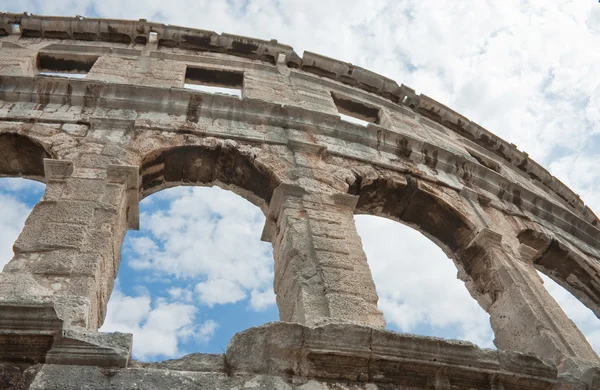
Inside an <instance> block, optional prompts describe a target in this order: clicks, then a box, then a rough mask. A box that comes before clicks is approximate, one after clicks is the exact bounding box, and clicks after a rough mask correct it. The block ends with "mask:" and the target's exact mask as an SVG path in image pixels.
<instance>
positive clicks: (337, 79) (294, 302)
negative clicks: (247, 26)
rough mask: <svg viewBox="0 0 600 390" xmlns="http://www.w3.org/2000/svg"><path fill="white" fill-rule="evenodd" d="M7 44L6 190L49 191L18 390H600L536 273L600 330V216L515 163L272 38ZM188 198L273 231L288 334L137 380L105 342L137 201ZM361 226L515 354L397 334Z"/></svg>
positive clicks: (9, 36) (15, 381)
mask: <svg viewBox="0 0 600 390" xmlns="http://www.w3.org/2000/svg"><path fill="white" fill-rule="evenodd" d="M0 36H1V38H0V45H1V46H0V152H1V154H2V156H3V158H2V159H1V160H0V176H10V177H14V176H20V177H26V178H30V179H34V180H39V181H42V182H44V183H46V192H45V195H44V197H43V199H42V200H41V201H40V202H39V203H38V204H37V205H36V206H35V208H34V209H33V211H32V213H31V215H30V216H29V218H28V219H27V221H26V224H25V227H24V229H23V231H22V233H21V235H20V236H19V238H18V240H17V242H16V243H15V245H14V252H15V255H14V258H13V259H12V260H11V261H10V262H9V263H8V264H7V265H6V266H5V268H4V270H3V272H2V273H0V359H1V360H2V361H3V362H4V363H3V365H2V372H1V375H0V383H1V382H2V381H3V382H4V383H6V384H4V386H5V387H6V388H31V389H80V388H90V389H92V388H98V389H100V388H102V389H105V388H112V389H164V388H178V389H187V388H190V389H191V388H206V389H215V388H228V389H229V388H231V389H242V388H259V389H303V390H310V389H344V388H346V389H369V390H374V389H398V388H401V389H570V388H572V389H598V388H600V360H599V358H598V356H597V355H596V354H595V353H594V351H593V350H592V348H591V347H590V345H589V344H588V342H587V341H586V339H585V337H584V336H583V335H582V334H581V332H580V331H579V330H578V329H577V328H576V327H575V325H574V324H573V323H572V322H571V321H570V320H569V318H568V317H567V316H566V315H565V314H564V313H563V311H562V310H561V308H560V307H559V306H558V305H557V304H556V302H555V301H554V300H553V299H552V297H550V295H548V293H547V292H546V290H545V289H544V287H543V285H542V281H541V279H540V278H539V276H538V275H537V272H536V269H538V270H541V271H542V272H544V273H546V274H547V275H549V276H550V277H552V278H553V279H554V280H556V281H557V282H558V283H559V284H561V285H562V286H563V287H565V288H566V289H567V290H569V291H570V292H571V293H572V294H573V295H575V296H576V297H577V298H579V299H580V300H581V302H583V303H584V304H585V305H586V306H587V307H589V308H590V309H591V310H592V311H594V313H596V315H597V316H600V226H599V223H598V218H597V217H596V216H595V215H594V213H593V212H592V211H591V210H590V209H589V208H587V207H586V206H585V205H584V203H583V202H582V200H581V199H579V197H578V196H577V195H576V194H574V193H573V192H572V191H571V190H570V189H569V188H567V187H566V186H565V185H563V184H562V183H561V182H560V181H559V180H558V179H556V178H555V177H553V176H552V175H550V174H549V173H548V172H547V171H546V170H545V169H544V168H542V167H541V166H539V165H538V164H537V163H535V162H534V161H533V160H531V159H530V158H529V157H528V156H527V154H526V153H524V152H521V151H519V150H518V149H517V147H516V146H515V145H512V144H509V143H508V142H506V141H504V140H502V139H500V138H499V137H497V136H495V135H494V134H492V133H491V132H489V131H488V130H486V129H484V128H482V127H481V126H479V125H477V124H476V123H474V122H471V121H469V120H468V119H467V118H465V117H463V116H461V115H460V114H458V113H456V112H454V111H452V110H451V109H450V108H448V107H445V106H443V105H442V104H440V103H438V102H436V101H435V100H433V99H431V98H429V97H427V96H424V95H418V94H416V93H415V92H414V90H412V89H411V88H409V87H406V86H404V85H398V84H397V83H396V82H394V81H392V80H390V79H388V78H385V77H383V76H380V75H378V74H375V73H372V72H370V71H368V70H366V69H362V68H360V67H356V66H353V65H351V64H347V63H343V62H340V61H336V60H333V59H330V58H327V57H324V56H321V55H318V54H314V53H308V52H305V53H304V55H303V56H302V58H300V57H299V56H298V55H297V54H296V53H295V52H294V51H293V49H292V48H291V47H289V46H286V45H283V44H280V43H278V42H277V41H274V40H273V41H262V40H257V39H252V38H246V37H240V36H234V35H228V34H216V33H214V32H211V31H203V30H194V29H189V28H183V27H175V26H166V25H161V24H156V23H149V22H147V21H145V20H139V21H122V20H104V19H85V18H80V17H77V18H58V17H39V16H32V15H17V14H1V15H0ZM40 72H67V73H83V74H85V78H82V79H74V78H64V77H55V76H47V75H43V74H40ZM186 83H188V84H203V85H212V86H221V87H233V88H239V89H241V91H242V98H241V99H240V98H238V97H236V96H229V95H222V94H208V93H204V92H199V91H196V90H191V89H187V88H184V86H185V84H186ZM340 113H343V114H347V115H351V116H354V117H356V118H359V119H363V120H366V121H368V122H370V123H369V124H368V125H367V126H361V125H358V124H354V123H350V122H346V121H344V120H341V119H340V116H339V114H340ZM179 185H201V186H212V185H217V186H220V187H222V188H226V189H229V190H231V191H234V192H235V193H237V194H239V195H241V196H243V197H244V198H246V199H248V200H249V201H251V202H252V203H254V204H256V205H257V206H259V207H260V208H261V209H262V210H263V212H264V213H265V215H266V217H267V222H266V225H265V228H264V232H263V237H262V238H263V240H265V241H269V242H271V243H272V244H273V248H274V261H275V280H274V289H275V292H276V294H277V304H278V307H279V312H280V318H281V321H282V322H280V323H272V324H268V325H265V326H263V327H258V328H252V329H249V330H247V331H245V332H242V333H239V334H238V335H236V336H235V337H234V338H233V339H232V341H231V343H230V345H229V346H228V349H227V353H226V354H224V355H190V356H188V357H185V358H183V359H181V360H178V361H168V362H162V363H154V364H149V363H148V364H146V363H138V362H135V361H132V360H131V336H130V335H126V334H117V333H114V334H104V333H99V332H98V328H99V327H100V326H101V325H102V322H103V320H104V316H105V314H106V305H107V302H108V299H109V297H110V294H111V291H112V288H113V283H114V279H115V278H116V275H117V272H118V268H119V262H120V249H121V244H122V242H123V238H124V235H125V232H126V230H127V229H137V228H138V224H139V222H138V202H139V200H140V199H142V198H143V197H145V196H147V195H149V194H152V193H154V192H156V191H159V190H161V189H163V188H168V187H173V186H179ZM357 213H369V214H373V215H378V216H383V217H386V218H391V219H393V220H396V221H399V222H402V223H404V224H407V225H409V226H411V227H413V228H415V229H417V230H419V231H420V232H422V233H423V234H425V235H426V236H427V237H429V238H430V239H431V240H432V241H434V242H435V243H436V244H438V245H439V246H440V247H441V248H442V249H443V250H444V252H445V253H446V254H447V255H448V257H449V258H451V259H452V260H453V261H454V262H455V264H456V266H457V267H458V269H459V277H460V278H461V279H462V280H463V281H464V282H465V286H466V287H467V289H468V290H469V292H470V293H471V295H472V296H473V297H474V298H475V299H476V300H477V301H478V302H479V304H480V305H481V307H482V308H483V309H485V310H486V311H487V312H488V313H489V314H490V317H491V323H492V328H493V330H494V332H495V336H496V339H495V344H496V346H497V348H498V350H497V351H490V350H481V349H479V348H477V347H475V346H473V345H472V344H470V343H466V342H456V341H447V340H441V339H434V338H427V337H417V336H411V335H405V334H399V333H395V332H390V331H386V330H384V329H383V328H384V327H385V322H384V319H383V316H382V314H381V312H380V311H379V309H378V308H377V300H378V298H377V294H376V291H375V286H374V284H373V281H372V278H371V273H370V270H369V267H368V265H367V261H366V257H365V254H364V253H363V250H362V245H361V242H360V238H359V237H358V235H357V233H356V228H355V226H354V220H353V215H354V214H357Z"/></svg>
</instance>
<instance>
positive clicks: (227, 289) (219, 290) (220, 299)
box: [195, 279, 246, 307]
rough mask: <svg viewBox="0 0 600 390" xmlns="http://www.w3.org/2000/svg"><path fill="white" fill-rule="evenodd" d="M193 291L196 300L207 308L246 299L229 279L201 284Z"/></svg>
mask: <svg viewBox="0 0 600 390" xmlns="http://www.w3.org/2000/svg"><path fill="white" fill-rule="evenodd" d="M195 290H196V292H197V293H198V300H200V302H202V303H203V304H205V305H207V306H209V307H213V306H214V305H215V304H219V305H222V304H224V303H235V302H238V301H241V300H242V299H245V298H246V293H245V292H244V290H242V289H241V287H240V286H239V285H238V284H237V283H236V282H234V281H233V280H230V279H212V280H209V281H206V282H201V283H198V284H197V285H196V288H195Z"/></svg>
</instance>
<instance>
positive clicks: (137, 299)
mask: <svg viewBox="0 0 600 390" xmlns="http://www.w3.org/2000/svg"><path fill="white" fill-rule="evenodd" d="M264 222H265V218H264V215H263V213H262V212H261V211H260V209H258V208H257V207H256V206H253V205H252V204H251V203H249V202H247V201H246V200H244V199H242V198H241V197H240V196H237V195H235V194H233V193H232V192H230V191H226V190H222V189H220V188H217V187H210V188H200V187H191V188H190V187H176V188H170V189H167V190H163V191H160V192H158V193H155V194H154V195H152V196H149V197H147V198H146V199H145V200H144V201H142V202H141V204H140V225H141V229H140V231H130V232H129V233H128V234H127V236H126V238H125V243H124V245H123V250H122V260H121V267H120V270H119V274H118V278H117V284H116V287H115V290H114V291H113V294H112V296H111V299H110V301H109V304H108V312H107V316H106V320H105V322H104V325H103V327H102V328H101V331H121V332H127V333H132V334H133V356H134V359H139V360H144V361H153V360H163V359H169V358H176V357H180V356H182V355H185V354H188V353H192V352H200V351H202V352H204V353H222V352H223V351H224V350H225V348H226V346H227V343H228V342H229V340H230V339H231V337H232V336H233V335H234V334H235V333H237V332H240V331H242V330H245V329H247V328H250V327H253V326H257V325H262V324H264V323H266V322H270V321H277V320H278V319H279V314H278V311H277V307H276V305H275V295H274V293H273V255H272V249H271V245H270V244H269V243H265V242H262V241H260V234H261V231H262V227H263V226H264Z"/></svg>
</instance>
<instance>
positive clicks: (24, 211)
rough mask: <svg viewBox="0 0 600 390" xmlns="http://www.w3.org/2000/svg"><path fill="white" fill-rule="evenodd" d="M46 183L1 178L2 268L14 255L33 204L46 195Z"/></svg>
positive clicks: (0, 224)
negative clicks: (14, 244)
mask: <svg viewBox="0 0 600 390" xmlns="http://www.w3.org/2000/svg"><path fill="white" fill-rule="evenodd" d="M44 188H45V185H44V184H43V183H39V182H37V181H34V180H27V179H22V178H8V177H3V178H0V205H1V206H2V215H1V216H0V270H2V268H4V265H5V264H6V263H8V262H9V261H10V259H11V258H12V257H13V251H12V246H13V243H14V242H15V240H16V239H17V237H18V236H19V233H20V232H21V230H22V229H23V225H24V224H25V220H26V219H27V217H28V216H29V213H31V209H33V206H35V204H36V203H37V202H39V200H40V199H41V198H42V196H43V195H44Z"/></svg>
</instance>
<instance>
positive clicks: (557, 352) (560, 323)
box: [457, 228, 599, 372]
mask: <svg viewBox="0 0 600 390" xmlns="http://www.w3.org/2000/svg"><path fill="white" fill-rule="evenodd" d="M457 255H458V256H457V258H458V261H459V262H458V266H459V278H461V279H462V280H464V281H465V282H466V285H467V288H468V289H469V291H470V293H471V295H473V297H474V298H475V299H477V301H478V302H479V304H480V305H481V306H482V307H483V308H484V309H485V310H486V311H487V312H488V313H489V314H490V317H491V324H492V328H493V329H494V333H495V336H496V339H495V340H494V343H495V344H496V346H497V347H498V349H501V350H513V351H519V352H531V353H533V354H535V355H536V356H538V357H540V358H542V359H545V360H547V361H550V362H552V363H554V364H556V365H557V366H558V367H559V372H560V371H563V372H564V371H572V369H571V368H566V366H567V365H569V363H567V361H570V362H573V361H580V362H581V361H588V362H594V363H595V364H597V363H598V362H599V360H598V356H597V355H596V353H595V352H594V350H593V349H592V347H591V346H590V344H589V343H588V342H587V340H586V339H585V337H584V336H583V334H582V333H581V332H580V331H579V329H577V327H576V326H575V324H573V322H572V321H571V320H570V319H569V318H568V317H567V316H566V314H565V313H564V312H563V311H562V309H561V308H560V306H559V305H558V304H557V303H556V301H555V300H554V299H553V298H552V296H550V294H548V292H547V291H546V289H545V288H544V286H543V282H542V280H541V278H540V277H539V275H538V274H537V272H536V270H535V268H534V267H533V265H532V264H531V263H529V262H527V261H523V259H522V255H521V253H520V252H519V251H518V250H514V249H513V248H512V247H511V246H510V245H509V244H508V243H506V242H505V240H503V239H502V236H501V235H500V234H498V233H495V232H494V231H492V230H490V229H487V228H485V229H483V230H482V231H480V232H479V234H478V235H477V236H476V237H475V239H474V240H473V241H472V242H471V243H470V244H469V245H468V246H467V247H466V248H464V249H462V250H461V251H459V253H458V254H457ZM576 364H577V363H576ZM561 365H565V367H562V368H561Z"/></svg>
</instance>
